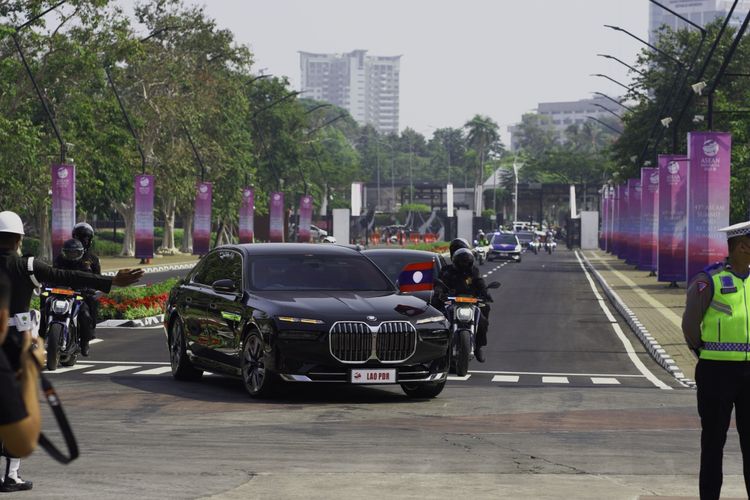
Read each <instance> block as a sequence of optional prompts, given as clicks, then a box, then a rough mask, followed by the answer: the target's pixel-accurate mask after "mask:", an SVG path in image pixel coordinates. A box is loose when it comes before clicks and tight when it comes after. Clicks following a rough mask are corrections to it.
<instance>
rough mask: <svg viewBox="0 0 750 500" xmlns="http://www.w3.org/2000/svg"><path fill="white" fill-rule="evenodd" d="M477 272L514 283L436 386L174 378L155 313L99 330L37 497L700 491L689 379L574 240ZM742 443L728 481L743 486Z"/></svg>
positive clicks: (76, 379)
mask: <svg viewBox="0 0 750 500" xmlns="http://www.w3.org/2000/svg"><path fill="white" fill-rule="evenodd" d="M482 271H483V272H484V273H485V274H487V276H488V277H487V279H488V280H489V281H493V280H498V281H501V282H502V284H503V286H502V287H501V288H500V289H499V290H495V291H494V292H493V296H494V298H495V303H494V305H493V309H492V314H491V318H490V324H491V333H490V345H489V348H488V360H487V362H486V363H484V364H480V363H477V362H476V361H475V362H473V363H472V365H471V367H470V370H471V371H470V376H469V377H468V378H467V379H465V380H451V381H450V382H449V384H448V386H447V387H446V389H445V391H444V392H443V393H442V394H441V395H440V396H439V397H438V398H436V399H434V400H429V401H412V400H409V399H407V398H406V397H404V396H403V394H402V393H401V391H400V389H398V388H397V387H392V388H391V387H386V388H382V387H378V388H369V387H357V388H354V387H347V386H330V385H319V386H315V385H295V386H289V387H288V391H287V392H286V394H285V395H284V396H283V397H281V398H279V399H276V400H273V401H255V400H252V399H250V398H249V397H248V396H246V394H245V393H244V390H243V388H242V387H241V385H240V384H239V382H237V381H235V380H231V379H227V378H224V377H220V376H204V378H203V380H202V381H201V382H198V383H180V382H176V381H174V380H172V379H171V376H170V374H169V367H168V353H167V349H166V345H165V342H164V334H163V331H162V330H161V329H159V328H152V329H108V330H103V329H102V330H100V332H99V337H100V342H98V343H97V344H94V345H93V346H92V356H91V357H90V358H88V359H85V360H83V361H81V362H80V363H79V364H78V365H77V366H76V367H75V368H76V369H74V370H70V371H67V372H64V371H59V372H57V373H54V374H50V375H49V377H50V378H51V379H52V380H53V381H54V383H55V385H56V386H57V387H58V392H59V394H60V395H61V397H62V398H63V401H64V404H65V408H66V410H67V412H68V414H69V416H70V419H71V421H72V424H73V427H74V429H75V431H76V434H77V436H78V438H79V441H80V445H81V450H82V456H81V458H79V459H78V460H77V461H76V462H75V463H73V464H71V465H69V466H61V465H58V464H56V463H54V462H53V461H52V460H51V459H50V458H48V457H47V456H46V455H45V454H44V452H42V451H38V452H37V453H36V454H35V455H34V456H33V457H31V458H30V459H28V460H26V461H24V464H23V466H22V472H23V474H24V475H25V477H27V478H28V479H31V480H33V481H35V487H34V490H33V492H32V493H33V498H63V497H70V496H74V497H76V498H92V499H93V498H96V499H110V498H111V499H115V498H125V497H128V498H130V497H136V498H142V499H147V498H201V497H207V496H211V495H215V496H216V498H237V499H239V498H243V499H244V498H320V499H324V498H325V499H328V498H415V499H416V498H419V499H422V498H425V497H430V496H438V495H439V496H441V497H445V496H446V495H447V496H448V497H457V496H459V495H460V496H463V497H466V498H592V499H593V498H596V499H601V498H612V499H619V498H622V499H626V498H628V499H630V498H639V497H640V496H642V497H643V498H649V497H650V496H652V495H696V494H697V477H696V472H697V466H698V454H699V445H698V440H699V423H698V419H697V414H696V410H695V394H694V391H692V390H689V389H685V388H683V387H680V386H679V384H677V383H676V382H675V381H674V379H672V378H671V377H670V376H669V375H668V374H667V373H666V372H664V370H662V369H661V368H660V367H659V366H658V365H656V364H655V363H654V362H653V361H651V360H650V358H648V356H647V355H645V354H644V352H643V349H642V348H641V347H640V346H639V344H638V343H637V340H636V339H635V337H634V336H633V335H631V334H630V333H629V332H628V331H627V329H626V327H625V326H624V325H622V324H620V323H617V322H612V321H611V319H610V318H611V317H610V316H608V314H607V313H606V312H605V308H607V307H609V310H610V311H611V310H612V308H611V306H607V304H606V303H604V302H600V300H599V298H598V296H597V293H596V292H595V291H594V289H592V285H591V284H590V283H589V281H588V279H587V276H586V274H585V273H584V271H583V269H582V267H581V265H580V263H579V261H578V260H577V258H576V255H575V254H574V253H572V252H568V251H565V250H563V251H559V252H558V253H556V254H554V255H551V256H550V255H546V254H540V255H531V254H526V255H524V259H523V262H522V263H521V264H514V263H508V264H506V265H502V263H500V262H497V263H495V262H493V263H488V264H486V265H484V266H482ZM623 332H624V333H623ZM51 427H53V426H52V424H51V420H50V418H49V416H47V417H46V419H45V428H47V429H50V428H51ZM51 434H52V435H54V432H51ZM737 443H738V441H737V436H736V433H735V432H734V430H732V431H731V432H730V437H729V439H728V442H727V449H726V452H725V473H726V474H727V477H725V489H724V492H725V494H726V495H728V496H732V495H735V496H744V495H743V490H742V480H741V477H740V476H739V474H741V460H740V459H739V447H738V444H737ZM18 497H19V498H20V497H21V494H20V493H19V494H18ZM27 497H28V498H31V497H30V496H27Z"/></svg>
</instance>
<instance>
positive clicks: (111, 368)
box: [83, 365, 133, 375]
mask: <svg viewBox="0 0 750 500" xmlns="http://www.w3.org/2000/svg"><path fill="white" fill-rule="evenodd" d="M132 369H133V366H132V365H115V366H108V367H107V368H99V369H98V370H91V371H90V372H83V373H84V374H85V375H111V374H113V373H117V372H124V371H125V370H132Z"/></svg>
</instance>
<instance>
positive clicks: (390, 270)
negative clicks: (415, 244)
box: [367, 252, 437, 283]
mask: <svg viewBox="0 0 750 500" xmlns="http://www.w3.org/2000/svg"><path fill="white" fill-rule="evenodd" d="M367 257H368V258H369V259H370V260H372V261H373V262H374V263H375V265H377V266H378V267H379V268H380V270H381V271H383V272H384V273H385V274H386V275H388V277H389V278H390V279H391V281H393V282H394V283H395V282H396V281H397V280H398V276H399V274H401V271H402V270H403V269H404V267H405V266H406V265H407V264H414V263H417V262H426V259H425V258H424V257H421V256H418V255H417V256H414V255H408V254H407V255H404V254H400V253H398V252H392V253H390V252H389V253H377V254H375V255H370V254H368V255H367ZM433 262H434V260H433ZM436 271H437V270H436ZM435 276H437V272H436V273H435Z"/></svg>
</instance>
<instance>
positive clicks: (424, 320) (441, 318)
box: [417, 316, 445, 325]
mask: <svg viewBox="0 0 750 500" xmlns="http://www.w3.org/2000/svg"><path fill="white" fill-rule="evenodd" d="M442 321H445V316H432V317H429V318H422V319H418V320H417V324H418V325H426V324H427V323H440V322H442Z"/></svg>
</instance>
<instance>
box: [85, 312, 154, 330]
mask: <svg viewBox="0 0 750 500" xmlns="http://www.w3.org/2000/svg"><path fill="white" fill-rule="evenodd" d="M162 323H164V315H163V314H157V315H156V316H149V317H147V318H140V319H108V320H106V321H102V322H101V323H97V325H96V326H97V327H102V328H107V327H109V328H112V327H117V328H143V327H146V326H156V325H160V324H162Z"/></svg>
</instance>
